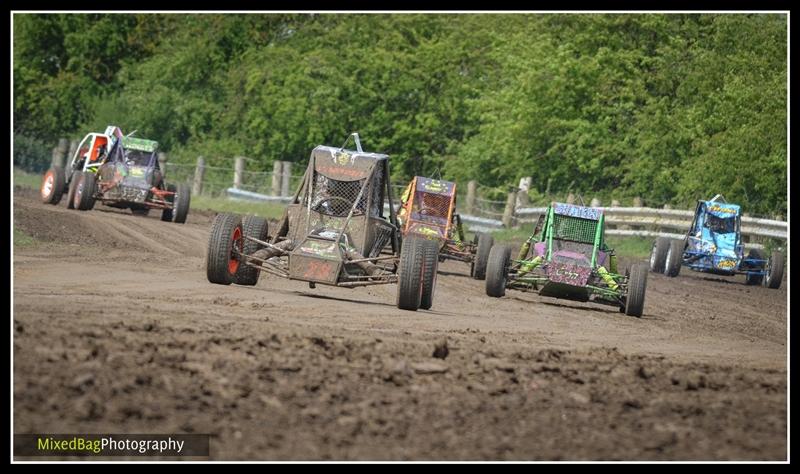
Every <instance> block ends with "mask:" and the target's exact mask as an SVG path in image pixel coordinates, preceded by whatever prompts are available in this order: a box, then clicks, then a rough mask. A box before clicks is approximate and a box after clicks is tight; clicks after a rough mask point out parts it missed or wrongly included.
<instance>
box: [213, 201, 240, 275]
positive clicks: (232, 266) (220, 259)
mask: <svg viewBox="0 0 800 474" xmlns="http://www.w3.org/2000/svg"><path fill="white" fill-rule="evenodd" d="M243 240H244V239H243V238H242V218H241V217H239V216H237V215H236V214H217V216H216V217H215V218H214V222H213V223H212V224H211V234H210V236H209V239H208V254H207V255H206V276H207V277H208V281H210V282H211V283H216V284H219V285H230V284H231V283H233V281H234V278H235V276H236V272H237V271H238V270H239V264H240V262H239V258H240V257H239V255H240V254H241V252H242V244H243Z"/></svg>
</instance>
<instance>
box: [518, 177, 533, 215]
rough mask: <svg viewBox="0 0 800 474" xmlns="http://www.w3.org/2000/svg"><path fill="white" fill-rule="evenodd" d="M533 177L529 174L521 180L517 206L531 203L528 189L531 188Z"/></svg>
mask: <svg viewBox="0 0 800 474" xmlns="http://www.w3.org/2000/svg"><path fill="white" fill-rule="evenodd" d="M532 182H533V178H532V177H530V176H528V177H526V178H521V179H520V180H519V192H518V193H517V207H525V206H527V205H529V204H530V203H531V198H530V196H528V191H530V189H531V183H532Z"/></svg>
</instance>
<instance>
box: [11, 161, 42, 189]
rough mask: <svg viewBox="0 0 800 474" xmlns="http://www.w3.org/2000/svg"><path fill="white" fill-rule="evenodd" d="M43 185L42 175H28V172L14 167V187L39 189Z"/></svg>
mask: <svg viewBox="0 0 800 474" xmlns="http://www.w3.org/2000/svg"><path fill="white" fill-rule="evenodd" d="M41 185H42V175H41V174H33V173H28V172H27V171H25V170H23V169H21V168H17V167H16V166H15V167H14V186H22V187H23V188H32V189H39V186H41Z"/></svg>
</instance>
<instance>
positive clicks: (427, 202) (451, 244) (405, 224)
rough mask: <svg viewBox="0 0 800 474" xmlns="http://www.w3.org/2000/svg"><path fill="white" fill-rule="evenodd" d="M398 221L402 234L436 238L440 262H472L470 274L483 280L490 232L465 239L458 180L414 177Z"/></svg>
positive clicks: (490, 240) (491, 239)
mask: <svg viewBox="0 0 800 474" xmlns="http://www.w3.org/2000/svg"><path fill="white" fill-rule="evenodd" d="M400 202H401V205H400V209H399V210H398V222H399V223H400V227H401V233H402V235H403V237H405V238H408V237H410V236H417V237H420V238H424V239H429V240H434V241H436V242H437V244H438V247H439V261H440V262H443V261H444V260H448V259H450V260H458V261H460V262H465V263H469V264H470V276H472V277H473V278H475V279H477V280H483V279H484V278H485V276H486V262H487V260H488V259H489V250H491V248H492V245H493V244H494V239H493V238H492V236H491V235H488V234H484V233H476V234H475V236H474V238H473V239H472V241H471V242H465V238H464V229H463V227H462V225H461V216H459V215H458V214H457V213H456V212H455V210H456V183H453V182H451V181H444V180H437V179H430V178H424V177H422V176H415V177H414V179H412V180H411V182H410V183H409V184H408V186H407V187H406V189H405V191H404V192H403V195H402V196H401V199H400Z"/></svg>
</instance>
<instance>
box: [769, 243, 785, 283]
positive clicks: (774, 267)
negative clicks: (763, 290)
mask: <svg viewBox="0 0 800 474" xmlns="http://www.w3.org/2000/svg"><path fill="white" fill-rule="evenodd" d="M785 263H786V262H785V260H784V257H783V252H779V251H775V252H772V255H771V256H770V257H769V263H767V276H766V278H764V286H766V287H767V288H772V289H773V290H777V289H778V288H780V287H781V281H782V280H783V269H784V265H785Z"/></svg>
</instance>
